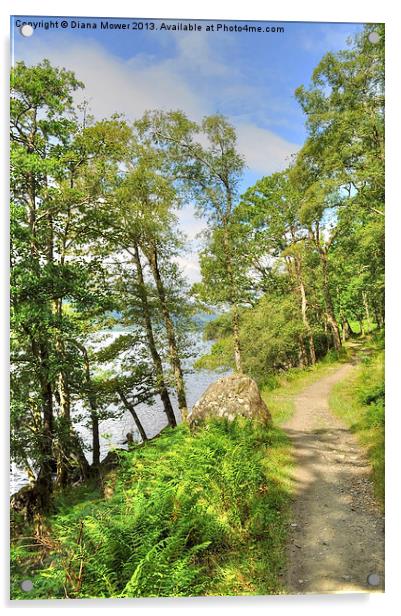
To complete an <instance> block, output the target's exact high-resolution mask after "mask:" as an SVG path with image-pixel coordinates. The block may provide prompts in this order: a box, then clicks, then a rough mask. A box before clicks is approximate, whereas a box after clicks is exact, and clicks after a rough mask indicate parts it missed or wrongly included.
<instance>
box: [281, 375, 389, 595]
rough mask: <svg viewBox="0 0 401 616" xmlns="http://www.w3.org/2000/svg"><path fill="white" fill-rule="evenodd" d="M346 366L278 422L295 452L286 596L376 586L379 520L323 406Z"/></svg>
mask: <svg viewBox="0 0 401 616" xmlns="http://www.w3.org/2000/svg"><path fill="white" fill-rule="evenodd" d="M352 369H353V366H352V365H351V364H345V365H344V366H342V367H341V368H340V369H339V370H338V371H336V372H335V373H333V374H331V375H329V376H327V377H325V378H323V379H321V380H320V381H318V382H316V383H314V384H313V385H311V386H309V387H307V389H305V390H304V391H303V392H302V393H301V394H299V395H298V396H297V397H296V400H295V413H294V415H293V417H292V418H291V419H290V420H289V421H288V422H287V423H286V424H285V425H284V429H285V430H286V432H287V433H288V435H289V437H290V438H291V440H292V443H293V446H294V451H295V467H294V471H293V478H294V481H295V501H294V507H293V522H292V524H291V529H290V533H289V542H288V560H287V562H288V568H287V572H286V586H287V591H288V593H289V594H299V593H326V592H361V591H362V592H366V591H372V590H379V591H383V580H384V518H383V514H382V513H381V511H380V509H379V508H378V506H377V505H376V503H375V500H374V497H373V487H372V482H371V479H370V477H369V470H370V469H369V465H368V463H367V460H366V457H365V455H364V453H363V452H362V451H361V449H360V447H359V445H358V443H357V440H356V438H355V436H354V435H353V434H351V432H350V431H349V430H348V429H347V428H346V427H345V426H344V424H343V423H342V422H341V421H340V420H339V419H337V418H336V417H334V416H333V415H332V414H331V412H330V410H329V404H328V395H329V392H330V390H331V388H332V386H333V385H334V384H335V383H337V382H338V381H340V380H342V379H343V378H344V377H345V376H346V375H347V374H348V373H349V371H350V370H352ZM371 574H374V575H376V576H379V577H380V583H379V584H378V585H376V586H371V585H370V584H369V583H368V581H367V578H368V576H369V575H371ZM375 581H376V582H377V580H375Z"/></svg>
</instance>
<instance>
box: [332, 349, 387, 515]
mask: <svg viewBox="0 0 401 616" xmlns="http://www.w3.org/2000/svg"><path fill="white" fill-rule="evenodd" d="M382 346H383V345H382V340H380V339H378V340H377V341H374V342H373V344H371V345H370V346H367V347H366V349H365V354H362V355H361V356H360V357H361V363H360V364H359V365H358V366H357V368H356V369H355V370H353V371H352V372H351V374H350V375H348V377H346V378H345V379H344V380H343V381H341V382H340V383H337V385H335V386H334V388H333V390H332V392H331V395H330V398H329V402H330V407H331V409H332V411H333V412H334V413H335V414H336V415H338V416H339V417H341V418H342V419H343V420H344V422H345V423H346V424H347V425H348V427H349V428H350V429H351V430H352V432H354V433H355V434H356V435H357V437H358V439H359V442H360V443H361V445H362V446H363V447H364V448H365V449H366V451H367V455H368V458H369V461H370V464H371V466H372V474H373V482H374V487H375V493H376V497H377V498H378V500H379V502H380V503H381V504H382V505H384V350H383V348H380V347H382ZM366 351H367V352H366Z"/></svg>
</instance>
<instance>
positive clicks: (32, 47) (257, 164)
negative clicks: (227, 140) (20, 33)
mask: <svg viewBox="0 0 401 616" xmlns="http://www.w3.org/2000/svg"><path fill="white" fill-rule="evenodd" d="M176 40H177V48H178V51H177V54H176V56H175V57H174V58H168V59H157V58H155V57H154V56H152V55H150V54H144V53H140V54H137V55H136V56H133V57H132V58H131V59H130V60H127V61H125V60H122V59H121V58H118V57H117V56H115V55H112V54H111V53H109V52H108V51H106V50H105V49H104V48H103V47H102V46H100V45H99V44H97V43H96V42H88V43H86V44H85V45H83V44H80V43H76V42H75V41H74V40H73V39H71V44H70V45H65V46H59V45H58V46H57V45H44V44H43V43H42V42H41V40H40V39H39V38H38V39H29V54H28V53H27V50H28V47H27V45H28V43H27V42H24V43H23V44H21V43H20V46H19V48H18V49H17V50H16V51H17V52H18V51H19V50H22V51H23V52H24V54H23V57H25V58H27V59H28V61H29V63H32V64H34V63H36V62H38V61H40V60H42V59H43V58H45V57H46V58H49V60H50V61H51V62H52V63H53V64H54V65H56V66H64V67H66V68H68V69H70V70H73V71H74V72H75V73H76V75H77V77H78V78H79V79H80V80H81V81H83V82H84V84H85V86H86V87H85V90H84V92H83V94H82V93H80V94H79V95H78V96H79V97H80V99H81V100H82V98H86V99H87V100H88V101H89V106H90V108H91V110H92V112H93V113H94V115H95V116H96V117H107V116H109V115H111V114H112V113H115V112H119V113H124V114H125V115H126V116H127V117H128V118H129V119H135V118H138V117H140V116H141V115H142V114H143V112H144V111H145V110H147V109H156V108H158V109H164V110H168V109H182V110H183V111H184V112H185V113H186V114H187V115H188V116H189V117H191V118H193V119H195V120H199V119H200V118H202V116H204V115H207V114H209V113H214V112H216V108H215V107H214V103H213V93H212V92H210V90H209V91H208V89H207V88H206V89H205V84H206V85H207V84H208V81H207V77H211V78H214V79H216V78H219V77H220V78H221V79H222V81H221V88H220V91H219V93H218V95H219V98H220V99H224V92H225V91H226V92H227V96H228V97H229V98H230V97H232V96H233V93H235V98H237V99H238V100H239V98H240V97H241V94H242V97H243V98H244V105H245V102H246V105H247V107H248V108H249V101H250V99H252V98H254V100H255V101H256V100H257V96H258V94H257V92H252V95H251V91H250V86H244V89H243V92H242V93H241V78H240V75H238V74H236V69H235V67H233V66H231V65H228V64H225V63H223V62H222V61H220V60H219V59H218V58H217V57H215V56H214V55H213V53H212V49H211V47H210V44H209V43H208V40H207V38H206V37H205V36H193V35H192V36H190V35H184V36H180V37H177V39H176ZM190 72H191V74H192V76H193V73H194V72H195V73H196V74H198V75H201V76H202V80H201V81H202V84H203V87H202V88H199V90H198V91H195V88H194V87H193V85H191V81H190V79H189V73H190ZM223 77H224V79H223ZM223 82H224V83H223ZM251 90H253V88H252V87H251ZM248 115H249V114H248ZM230 120H231V121H232V122H233V124H234V125H235V126H236V128H237V129H238V144H239V149H240V151H241V153H242V154H243V155H244V156H245V158H246V164H247V166H248V167H249V168H250V169H251V170H252V171H255V172H257V173H269V172H272V171H277V170H279V169H281V168H283V167H284V166H285V165H286V164H287V159H288V157H289V156H290V155H291V154H292V153H293V152H295V151H296V149H297V146H296V145H294V144H292V143H290V142H288V141H286V140H285V139H283V138H281V137H279V136H278V135H277V134H275V133H274V132H272V131H269V130H267V129H263V128H261V127H259V126H257V125H256V124H255V123H252V121H251V120H247V121H243V120H242V121H241V120H239V118H237V119H236V118H235V117H233V118H230Z"/></svg>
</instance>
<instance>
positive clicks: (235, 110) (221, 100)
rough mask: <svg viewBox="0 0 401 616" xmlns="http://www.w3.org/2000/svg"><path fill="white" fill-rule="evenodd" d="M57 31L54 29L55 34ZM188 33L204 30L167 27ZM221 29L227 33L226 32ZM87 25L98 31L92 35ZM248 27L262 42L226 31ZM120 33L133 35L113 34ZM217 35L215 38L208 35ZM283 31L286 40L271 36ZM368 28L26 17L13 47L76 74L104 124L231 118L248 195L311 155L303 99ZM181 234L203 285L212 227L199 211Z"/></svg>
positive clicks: (21, 56)
mask: <svg viewBox="0 0 401 616" xmlns="http://www.w3.org/2000/svg"><path fill="white" fill-rule="evenodd" d="M22 22H30V23H32V25H33V27H34V31H33V34H32V36H30V37H24V36H22V35H21V32H20V27H19V26H20V24H21V23H22ZM50 22H52V23H53V26H52V27H49V29H45V28H46V24H48V25H49V26H50ZM62 22H63V25H61V24H62ZM101 22H103V23H105V22H108V28H107V29H102V27H101ZM55 23H57V27H56V26H55V25H54V24H55ZM180 23H181V25H184V24H185V25H187V24H191V25H192V27H193V28H194V27H195V25H196V26H198V27H199V26H200V27H201V30H200V31H199V30H194V29H193V30H192V31H184V30H175V31H172V30H171V29H167V28H166V27H165V28H162V27H161V26H162V24H165V26H170V27H171V26H173V25H177V24H180ZM218 23H220V24H221V29H220V30H219V31H216V29H217V24H218ZM87 24H90V25H91V26H92V27H90V28H89V27H83V26H85V25H87ZM94 24H96V26H97V28H94ZM146 24H148V25H146ZM151 24H153V26H152V25H151ZM245 24H248V25H249V26H256V27H257V26H260V27H261V29H262V32H246V31H244V30H243V31H242V32H239V31H231V32H225V31H224V29H226V28H224V26H226V27H227V26H237V29H238V27H240V26H241V27H243V26H244V25H245ZM74 25H75V27H73V26H74ZM116 25H125V29H112V28H110V26H116ZM212 25H213V26H214V30H213V31H212V30H211V29H210V30H209V31H208V30H207V27H208V26H209V27H210V26H212ZM78 26H80V27H78ZM278 26H280V27H283V28H284V32H272V31H266V30H267V28H271V29H272V28H274V27H276V28H277V27H278ZM362 27H363V26H362V25H358V24H346V23H330V24H329V23H304V22H252V21H250V22H240V21H238V22H235V21H232V22H223V21H222V22H218V21H217V20H214V21H210V22H209V21H205V20H199V21H190V20H183V21H182V22H179V20H172V19H169V20H154V19H152V20H150V19H149V20H146V19H115V18H113V19H109V20H107V19H106V18H104V17H102V18H101V19H100V18H99V19H96V18H92V17H90V18H82V17H80V18H74V17H67V18H65V17H59V18H57V17H49V18H47V17H32V16H29V17H22V16H18V17H14V18H12V27H11V32H12V40H11V44H12V55H13V62H15V61H18V60H24V61H25V62H26V63H27V64H29V65H31V64H36V63H37V62H40V61H41V60H43V59H44V58H48V59H49V60H50V62H51V63H52V64H53V65H55V66H59V67H65V68H67V69H69V70H73V71H74V72H75V73H76V76H77V77H78V79H80V80H81V81H83V82H84V84H85V90H84V91H83V93H79V94H77V102H79V100H82V99H83V98H85V99H86V100H88V101H89V106H90V109H91V112H92V113H93V115H94V116H95V118H97V119H100V118H104V117H108V116H110V115H111V114H113V113H115V112H118V113H123V114H125V116H126V117H127V119H129V120H134V119H136V118H138V117H140V116H141V115H142V114H143V112H144V111H145V110H148V109H164V110H170V109H181V110H182V111H184V112H185V113H186V114H187V115H188V116H189V117H190V118H191V119H193V120H195V121H199V120H200V119H201V118H202V117H203V116H205V115H208V114H213V113H217V112H218V113H222V114H223V115H225V116H226V117H227V119H228V120H229V121H230V122H231V123H232V124H233V125H234V126H235V128H236V131H237V136H238V150H239V152H240V153H241V154H242V155H243V156H244V158H245V161H246V170H245V173H244V178H243V181H242V186H241V189H242V190H245V189H246V188H247V187H248V186H251V185H252V184H254V183H255V181H256V180H257V179H259V178H260V177H262V176H263V175H268V174H271V173H273V172H275V171H280V170H282V169H284V168H285V167H286V166H287V165H288V163H289V160H290V157H291V155H293V154H294V153H296V151H297V150H298V149H299V148H300V147H301V145H302V143H303V141H304V140H305V137H306V130H305V118H304V115H303V112H302V110H301V108H300V106H299V104H298V102H297V101H296V99H295V96H294V91H295V89H296V88H297V87H298V86H300V85H306V86H307V85H308V83H309V82H310V78H311V75H312V72H313V70H314V68H315V67H316V65H317V64H318V63H319V61H320V60H321V58H322V57H323V56H324V55H325V54H326V53H327V52H329V51H331V52H336V51H338V50H340V49H345V48H346V47H347V39H348V38H349V37H352V36H353V35H354V34H355V33H357V32H359V31H360V30H361V29H362ZM151 28H153V29H151ZM179 224H180V228H181V229H182V231H183V233H185V234H186V235H187V237H188V240H189V241H188V249H187V253H186V254H185V255H183V256H182V257H180V258H179V263H180V265H181V267H182V268H183V271H184V274H185V275H186V277H187V278H188V280H189V281H190V282H194V281H197V280H199V279H200V273H199V264H198V258H197V250H198V249H199V242H198V241H197V240H196V236H197V234H198V233H199V232H200V231H201V230H202V229H203V228H204V222H203V221H202V220H199V219H198V218H196V216H195V213H194V208H193V206H192V205H191V204H189V205H187V206H186V207H185V208H183V210H182V211H181V212H180V213H179Z"/></svg>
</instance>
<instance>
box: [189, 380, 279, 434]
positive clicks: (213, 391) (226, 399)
mask: <svg viewBox="0 0 401 616" xmlns="http://www.w3.org/2000/svg"><path fill="white" fill-rule="evenodd" d="M238 415H241V416H242V417H247V418H249V419H254V420H255V421H258V422H261V423H266V424H267V423H269V422H270V421H271V415H270V413H269V410H268V408H267V406H266V404H265V403H264V402H263V400H262V398H261V395H260V393H259V389H258V386H257V385H256V383H255V381H254V380H253V379H251V378H250V377H249V376H246V375H245V374H231V375H230V376H225V377H223V378H221V379H219V380H218V381H216V382H215V383H212V384H211V385H209V387H208V388H207V390H206V391H205V393H204V394H203V396H202V397H201V398H200V399H199V400H198V402H197V403H196V404H195V406H194V407H193V409H192V413H191V415H190V416H189V418H188V420H189V423H190V425H191V426H197V425H198V424H200V423H202V421H204V420H205V419H207V418H209V417H225V418H226V419H228V420H229V421H232V420H233V419H234V418H235V417H237V416H238Z"/></svg>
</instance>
